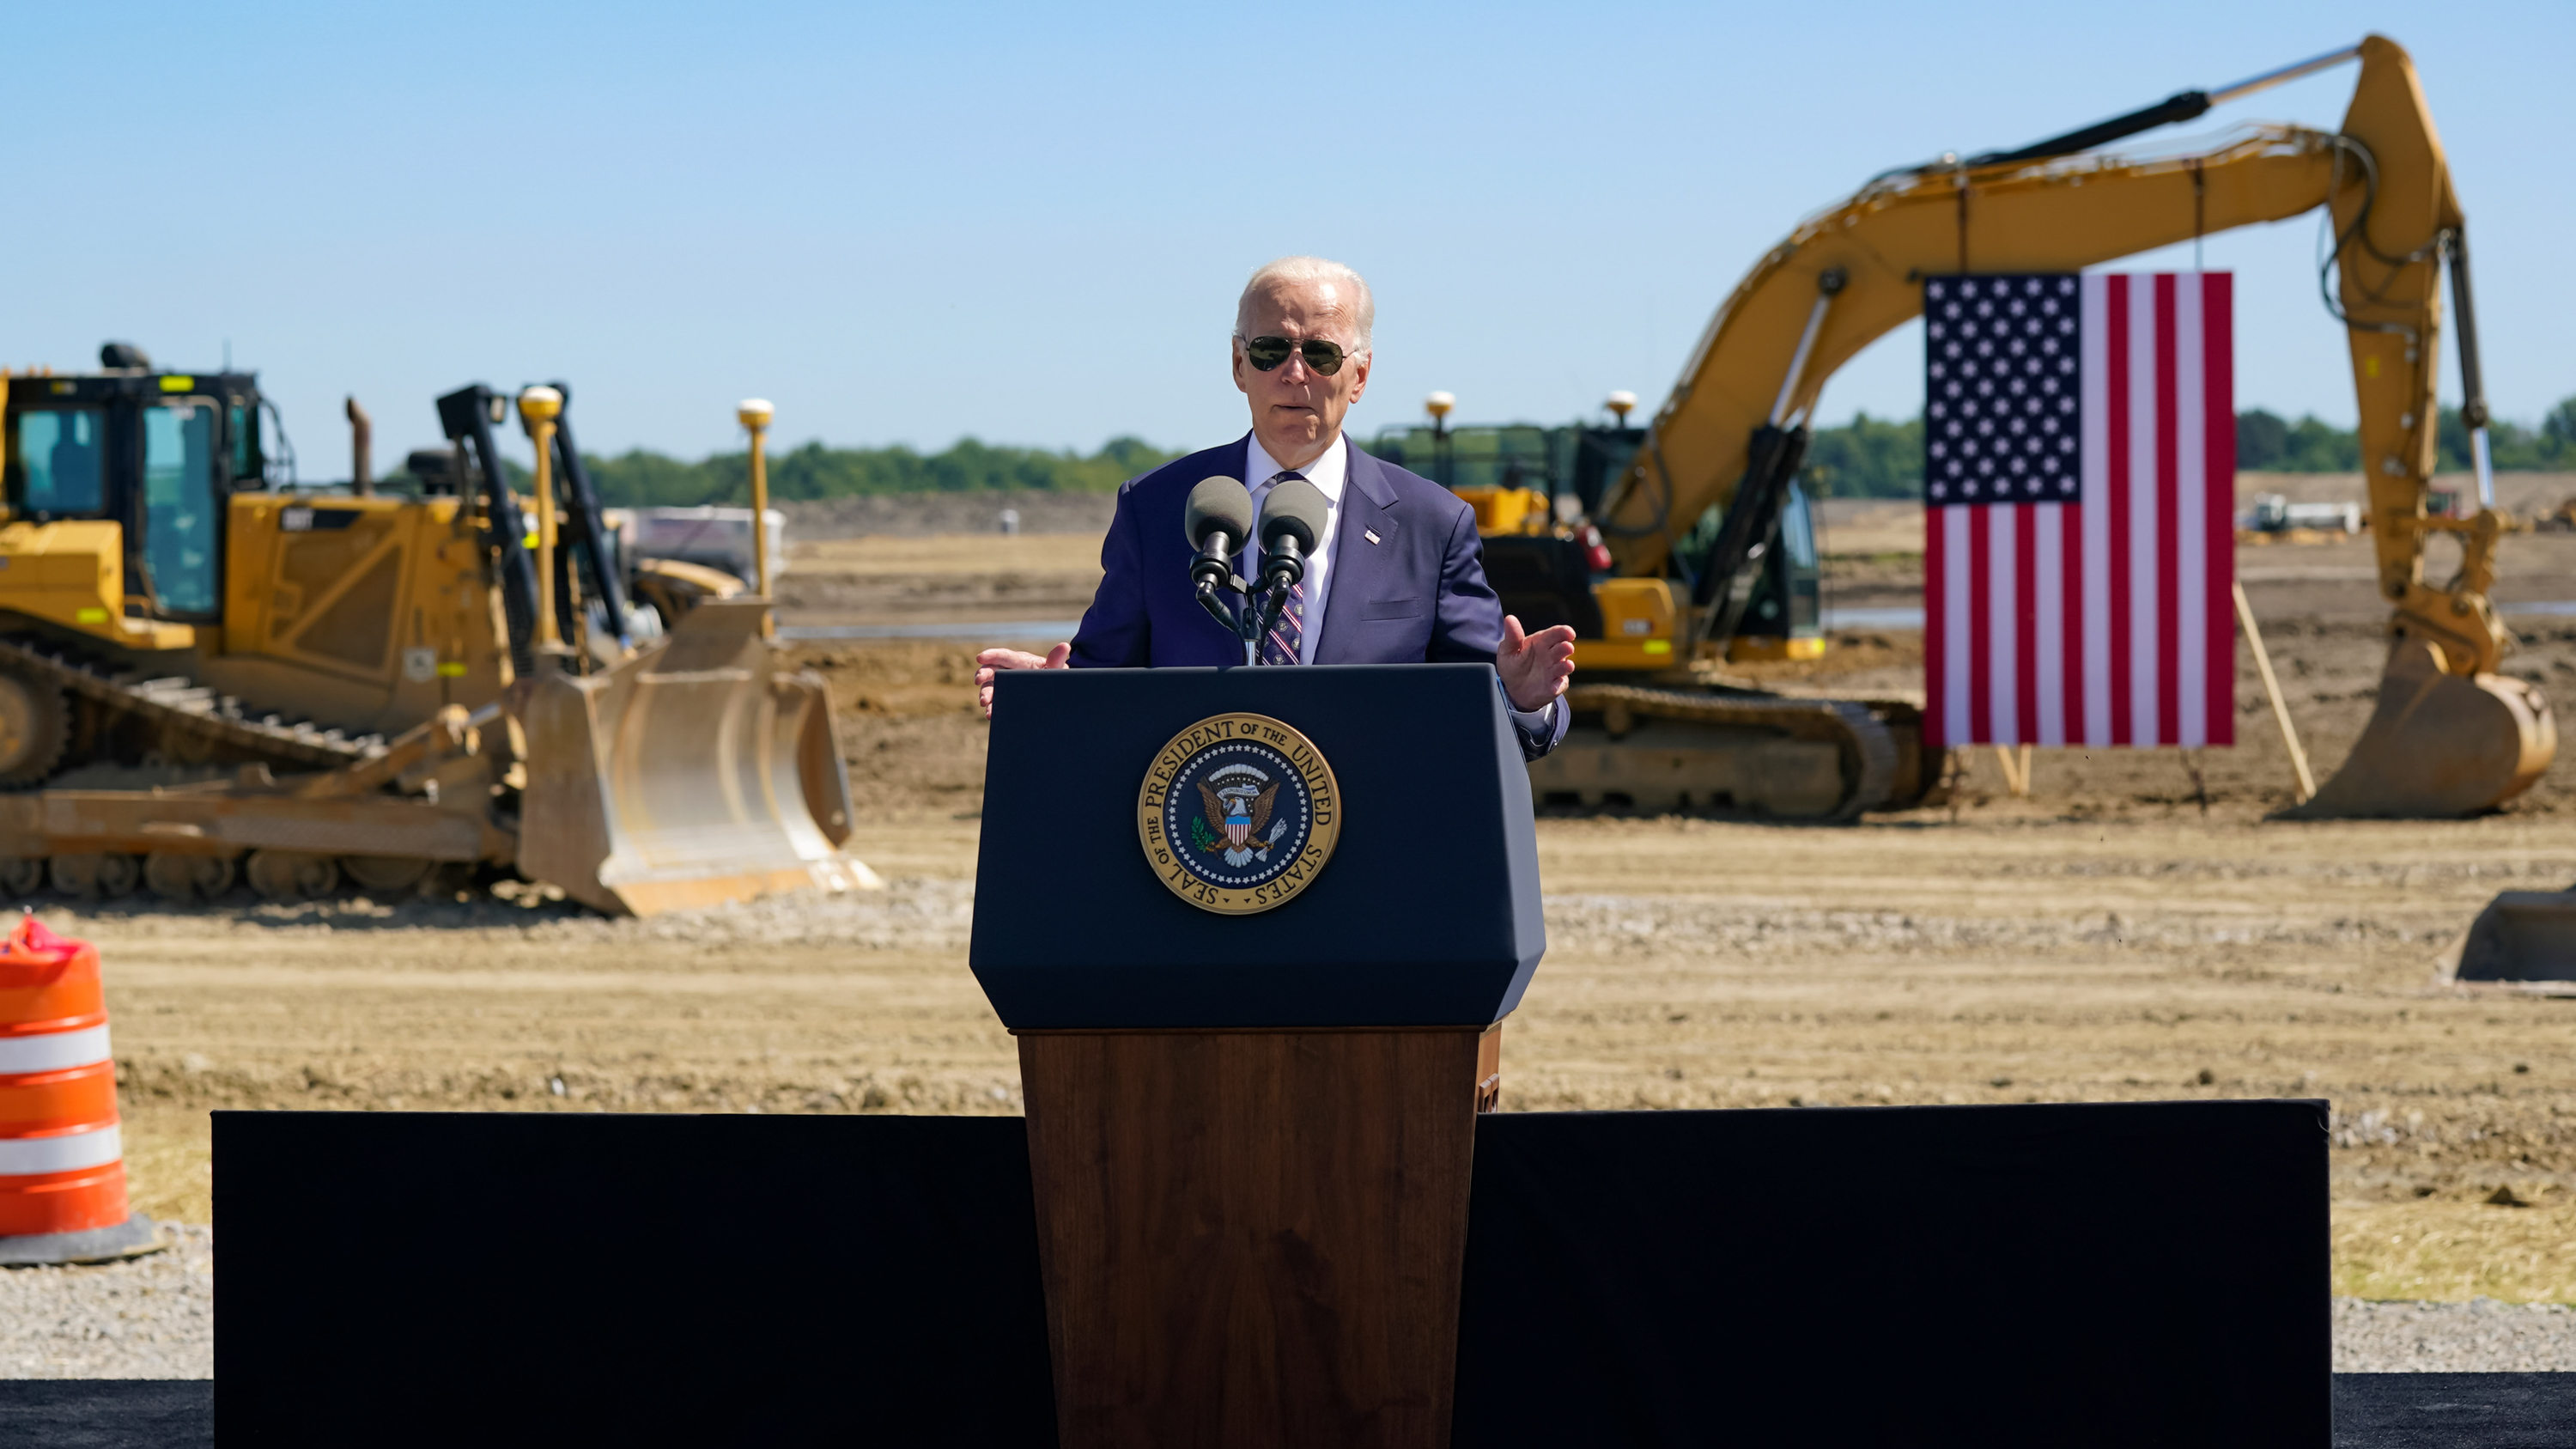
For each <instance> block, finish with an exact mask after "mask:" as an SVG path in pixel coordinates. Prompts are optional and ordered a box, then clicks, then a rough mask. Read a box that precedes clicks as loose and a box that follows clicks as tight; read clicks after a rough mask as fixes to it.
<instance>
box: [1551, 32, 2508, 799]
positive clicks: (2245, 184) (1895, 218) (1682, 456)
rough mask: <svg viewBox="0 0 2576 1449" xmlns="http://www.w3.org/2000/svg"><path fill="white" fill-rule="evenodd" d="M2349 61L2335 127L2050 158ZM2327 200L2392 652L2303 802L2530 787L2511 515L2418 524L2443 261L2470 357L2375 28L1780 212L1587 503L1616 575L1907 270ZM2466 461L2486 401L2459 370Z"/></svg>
mask: <svg viewBox="0 0 2576 1449" xmlns="http://www.w3.org/2000/svg"><path fill="white" fill-rule="evenodd" d="M2356 55H2357V56H2358V58H2359V59H2360V62H2361V72H2360V78H2359V81H2358V83H2357V84H2356V86H2355V89H2354V94H2353V100H2352V105H2351V108H2350V110H2349V111H2348V112H2347V114H2346V115H2345V118H2344V122H2343V126H2342V129H2341V130H2340V131H2337V132H2334V133H2327V132H2322V131H2315V130H2310V129H2305V128H2301V127H2293V126H2269V125H2267V126H2256V127H2251V128H2248V129H2247V130H2246V131H2245V132H2243V133H2242V134H2240V135H2239V137H2238V138H2237V139H2235V140H2233V141H2231V142H2230V143H2228V144H2226V145H2223V146H2220V147H2219V148H2217V149H2215V150H2212V151H2208V152H2205V153H2202V154H2198V155H2185V156H2175V157H2169V158H2163V159H2155V160H2144V161H2136V160H2127V159H2123V158H2119V157H2115V156H2102V155H2091V154H2080V155H2079V154H2068V153H2069V152H2071V151H2076V150H2079V149H2081V148H2085V147H2090V146H2094V145H2099V144H2102V143H2103V142H2105V141H2108V140H2113V139H2117V138H2119V137H2120V136H2123V135H2127V134H2132V133H2134V132H2135V131H2137V130H2139V129H2143V128H2145V127H2147V126H2152V125H2160V124H2166V123H2168V122H2170V121H2173V120H2180V119H2189V118H2190V117H2192V116H2196V115H2198V114H2199V113H2200V112H2201V111H2204V110H2206V109H2207V107H2208V104H2209V103H2211V102H2213V101H2215V100H2218V99H2225V98H2227V97H2229V96H2231V95H2236V94H2243V93H2245V92H2246V91H2248V90H2251V89H2259V88H2260V87H2261V86H2263V85H2268V84H2273V83H2277V82H2278V81H2279V80H2282V79H2286V78H2288V77H2289V76H2291V75H2293V74H2305V73H2307V72H2308V71H2311V70H2314V69H2318V68H2320V67H2322V66H2325V65H2329V64H2335V63H2339V62H2340V61H2342V60H2344V59H2347V58H2349V57H2352V56H2356ZM2318 207H2325V208H2327V209H2328V210H2329V212H2330V214H2331V216H2332V224H2333V226H2334V229H2335V230H2334V235H2335V238H2336V249H2335V253H2334V262H2335V267H2336V274H2337V275H2336V283H2335V289H2334V291H2333V292H2332V293H2330V294H2329V295H2328V299H2327V300H2328V302H2329V304H2330V305H2331V306H2332V307H2333V308H2334V310H2335V311H2336V312H2337V314H2338V315H2339V316H2340V317H2341V318H2342V319H2343V320H2344V321H2345V323H2346V325H2347V328H2348V332H2349V336H2350V341H2351V351H2352V361H2353V382H2354V389H2355V392H2356V393H2357V395H2358V400H2359V403H2360V419H2361V421H2360V437H2361V449H2362V456H2363V459H2364V467H2365V471H2366V472H2367V475H2368V479H2369V489H2370V513H2371V526H2372V529H2373V531H2374V540H2375V544H2376V547H2377V550H2378V566H2379V579H2380V587H2381V594H2382V597H2384V598H2386V599H2387V600H2388V601H2389V603H2390V605H2391V608H2392V619H2391V623H2390V632H2391V635H2392V653H2391V657H2390V664H2389V673H2388V680H2387V685H2388V687H2386V688H2383V690H2382V691H2381V695H2380V701H2379V708H2378V712H2377V713H2376V714H2375V715H2374V716H2373V718H2372V721H2371V724H2370V727H2369V728H2368V729H2367V730H2366V731H2365V732H2364V735H2363V738H2362V740H2361V742H2360V743H2359V744H2358V745H2356V746H2355V748H2354V751H2353V753H2352V755H2351V757H2350V758H2349V759H2348V760H2347V762H2346V764H2345V766H2344V768H2343V769H2342V770H2341V771H2340V772H2338V774H2337V775H2336V776H2335V777H2334V778H2333V779H2332V780H2330V781H2328V782H2327V784H2326V785H2325V786H2324V787H2323V788H2322V789H2321V790H2320V791H2319V792H2318V795H2317V797H2316V799H2315V800H2313V801H2311V802H2308V804H2307V806H2306V807H2304V813H2308V814H2332V815H2406V816H2413V815H2458V814H2466V813H2471V812H2474V811H2477V810H2482V809H2487V808H2491V807H2493V806H2494V805H2496V804H2497V803H2499V802H2501V801H2503V800H2505V799H2508V798H2510V797H2511V796H2512V795H2514V794H2516V793H2518V792H2519V791H2521V790H2522V789H2524V788H2527V787H2528V786H2529V785H2530V784H2531V782H2532V781H2534V780H2536V779H2537V778H2538V777H2539V775H2540V772H2541V771H2542V770H2544V769H2545V768H2546V767H2547V765H2548V762H2549V759H2550V756H2551V755H2552V753H2554V751H2555V748H2556V735H2555V727H2554V724H2553V723H2552V721H2551V718H2550V714H2549V709H2548V705H2547V702H2546V700H2544V699H2543V698H2542V697H2541V696H2540V694H2539V692H2538V691H2537V690H2535V689H2533V688H2532V687H2531V686H2529V685H2527V684H2524V683H2523V682H2521V681H2519V680H2515V679H2511V678H2508V677H2504V676H2501V675H2498V674H2497V673H2496V672H2495V671H2496V668H2497V666H2498V664H2499V662H2500V661H2501V659H2502V657H2503V655H2504V654H2505V653H2506V651H2507V650H2509V649H2510V648H2511V647H2512V639H2511V636H2510V635H2509V634H2508V633H2507V632H2506V630H2505V629H2504V627H2503V625H2502V624H2501V623H2500V622H2499V621H2498V620H2497V619H2496V617H2495V612H2494V609H2493V607H2492V605H2491V604H2490V603H2489V601H2488V598H2487V593H2486V591H2487V588H2488V586H2489V585H2490V583H2491V582H2492V581H2493V576H2494V566H2493V546H2494V542H2495V540H2496V538H2497V536H2498V535H2499V534H2501V533H2502V532H2503V531H2504V529H2505V527H2506V526H2507V521H2506V520H2505V519H2504V517H2503V516H2502V515H2501V514H2499V513H2497V512H2496V511H2495V509H2494V508H2493V506H2492V503H2491V501H2489V500H2488V499H2487V498H2485V497H2484V496H2482V498H2481V503H2482V504H2484V505H2485V506H2484V507H2482V509H2481V511H2480V512H2479V513H2478V515H2477V516H2476V517H2474V518H2471V519H2467V520H2452V519H2443V518H2432V517H2428V516H2427V514H2426V510H2425V504H2426V499H2427V495H2428V494H2429V492H2430V486H2429V485H2430V482H2431V478H2432V472H2433V465H2434V458H2435V442H2436V423H2437V417H2438V413H2437V409H2436V397H2435V385H2436V381H2437V375H2438V374H2437V363H2436V357H2437V349H2436V343H2437V342H2438V341H2439V336H2440V329H2441V299H2440V292H2439V285H2440V277H2441V270H2442V267H2443V264H2444V263H2445V262H2446V261H2448V262H2449V263H2450V265H2451V267H2452V272H2453V280H2454V284H2455V291H2456V293H2457V296H2458V299H2459V302H2460V310H2461V312H2462V314H2463V316H2462V322H2463V330H2462V338H2461V340H2462V344H2463V353H2464V357H2465V358H2466V360H2467V367H2466V368H2465V369H2464V372H2465V375H2466V376H2467V378H2469V379H2471V380H2474V379H2475V376H2476V368H2475V359H2474V334H2473V333H2472V332H2471V331H2470V330H2469V328H2468V324H2469V320H2470V319H2469V316H2468V308H2467V299H2468V292H2467V283H2466V277H2467V271H2466V267H2467V251H2466V242H2465V228H2464V222H2463V219H2462V216H2461V213H2460V208H2459V203H2458V200H2457V198H2456V196H2455V195H2454V194H2453V191H2452V187H2451V178H2450V172H2449V169H2448V167H2447V165H2446V164H2445V162H2444V160H2443V155H2442V147H2441V142H2440V140H2439V138H2438V137H2437V136H2436V135H2435V133H2434V130H2433V123H2432V118H2431V116H2430V114H2429V112H2428V111H2427V110H2426V108H2425V104H2424V98H2423V91H2422V87H2421V86H2420V84H2419V83H2418V81H2417V79H2416V75H2415V69H2414V65H2413V63H2412V62H2411V61H2410V60H2409V59H2408V58H2407V56H2406V53H2405V51H2404V50H2403V49H2401V48H2400V47H2399V46H2398V45H2397V44H2396V43H2395V42H2393V41H2390V40H2388V39H2386V38H2384V37H2381V36H2375V35H2374V36H2371V37H2369V38H2367V39H2365V40H2364V41H2363V42H2362V43H2361V44H2360V45H2359V46H2358V47H2356V48H2355V49H2354V50H2353V51H2349V52H2338V53H2336V54H2334V55H2329V56H2323V57H2319V58H2317V59H2316V60H2313V61H2307V62H2302V63H2301V64H2300V65H2298V66H2293V67H2289V68H2286V69H2285V70H2284V71H2281V72H2275V73H2273V74H2272V75H2269V76H2264V77H2257V78H2256V79H2255V80H2253V81H2250V82H2247V83H2245V84H2244V85H2240V86H2236V87H2230V88H2227V89H2226V90H2223V91H2220V92H2215V93H2210V94H2208V95H2203V94H2202V93H2199V92H2185V93H2183V94H2182V95H2180V96H2177V97H2174V98H2173V99H2172V100H2169V101H2167V102H2165V103H2163V104H2162V105H2160V106H2157V107H2151V108H2149V109H2148V110H2146V111H2141V112H2137V113H2134V114H2132V115H2130V116H2126V117H2121V118H2119V119H2117V120H2114V121H2110V122H2105V123H2103V124H2102V125H2100V126H2096V127H2088V128H2086V129H2084V130H2082V131H2077V132H2073V133H2070V134H2068V135H2066V136H2062V137H2059V138H2056V139H2055V140H2053V141H2049V142H2043V143H2040V144H2039V145H2037V146H2032V147H2025V148H2022V149H2021V150H2018V151H2014V152H2008V153H1999V154H1993V155H1989V156H1982V157H1972V158H1970V159H1968V160H1966V161H1964V162H1962V161H1949V160H1945V161H1942V162H1939V163H1934V164H1930V165H1926V166H1922V167H1912V168H1905V169H1902V170H1899V171H1897V172H1893V173H1890V174H1888V175H1886V176H1882V177H1880V178H1878V179H1876V180H1873V181H1872V182H1870V183H1869V184H1868V185H1867V186H1864V187H1863V188H1862V189H1861V190H1860V191H1859V193H1857V194H1856V195H1854V196H1853V197H1851V198H1850V199H1849V200H1847V201H1845V202H1843V203H1842V204H1840V205H1839V206H1836V207H1833V208H1831V209H1829V210H1827V211H1825V212H1823V213H1821V214H1819V215H1817V216H1815V217H1813V218H1811V219H1810V220H1808V221H1807V222H1806V223H1804V224H1803V225H1801V226H1800V227H1799V228H1798V229H1797V230H1796V231H1794V232H1792V233H1791V234H1790V236H1789V237H1788V239H1787V240H1785V241H1783V242H1782V243H1780V245H1778V246H1777V247H1775V248H1773V249H1772V251H1771V252H1770V254H1769V255H1767V256H1765V257H1764V258H1763V259H1762V260H1761V262H1759V263H1758V264H1757V265H1756V266H1755V267H1754V269H1753V271H1752V273H1751V275H1749V276H1747V277H1746V278H1745V279H1744V281H1743V282H1742V283H1741V284H1739V285H1738V286H1737V287H1736V289H1735V291H1734V293H1733V294H1732V295H1730V296H1729V297H1728V298H1727V299H1726V301H1725V303H1724V304H1723V305H1722V306H1720V307H1719V308H1718V311H1717V315H1716V316H1715V317H1714V318H1713V319H1712V320H1711V321H1710V323H1709V325H1708V329H1707V331H1706V332H1705V333H1704V334H1702V336H1701V338H1700V340H1699V343H1698V345H1697V346H1696V347H1695V348H1694V349H1693V350H1692V352H1691V355H1690V359H1689V362H1688V363H1687V365H1686V366H1685V367H1684V368H1683V371H1682V376H1681V380H1680V381H1679V382H1677V383H1676V384H1675V385H1674V388H1673V391H1672V394H1671V396H1670V397H1669V398H1667V399H1666V400H1665V402H1664V404H1663V406H1662V408H1661V409H1660V410H1659V411H1658V412H1657V413H1656V415H1655V418H1654V421H1653V424H1652V425H1651V427H1650V428H1649V429H1648V432H1647V437H1646V441H1645V444H1644V446H1643V447H1641V448H1640V449H1639V450H1638V453H1637V458H1636V462H1635V464H1634V465H1633V466H1632V467H1631V469H1630V470H1629V472H1628V473H1627V475H1626V476H1625V477H1624V478H1623V479H1622V480H1621V482H1620V484H1619V486H1618V488H1617V490H1616V491H1615V493H1614V494H1613V495H1612V497H1611V498H1610V499H1609V500H1608V502H1607V503H1606V505H1605V506H1604V507H1603V509H1602V510H1601V516H1600V519H1599V525H1600V528H1601V531H1602V533H1603V535H1604V537H1605V539H1606V541H1607V542H1608V544H1609V547H1610V549H1611V552H1612V554H1613V555H1614V556H1615V558H1616V559H1617V561H1618V563H1619V565H1620V572H1622V573H1625V574H1630V575H1649V576H1651V575H1658V574H1663V573H1667V572H1669V571H1671V569H1672V568H1673V567H1674V565H1673V561H1672V551H1673V547H1674V544H1675V543H1676V541H1677V540H1678V539H1679V538H1680V537H1681V536H1682V535H1683V534H1685V533H1687V532H1688V530H1689V529H1690V528H1691V526H1692V524H1693V523H1694V522H1695V521H1696V520H1697V519H1698V518H1699V517H1700V515H1701V514H1702V512H1704V511H1705V510H1706V509H1707V508H1708V507H1709V506H1710V505H1712V504H1729V503H1731V501H1732V499H1733V495H1734V494H1735V493H1736V491H1737V490H1738V487H1739V484H1740V482H1750V483H1753V484H1755V485H1756V486H1768V483H1769V479H1768V474H1769V473H1770V472H1772V471H1776V470H1772V469H1766V468H1765V467H1764V466H1763V459H1764V458H1766V457H1777V456H1779V455H1780V450H1779V447H1778V445H1777V443H1776V441H1775V435H1776V434H1778V433H1779V432H1780V430H1783V429H1788V430H1802V429H1803V424H1804V422H1805V420H1806V418H1807V417H1808V415H1809V414H1811V413H1812V412H1813V410H1814V408H1815V405H1816V399H1817V396H1818V395H1819V393H1820V392H1821V391H1822V389H1823V387H1824V384H1825V381H1826V380H1827V379H1828V378H1830V377H1831V376H1832V375H1833V373H1834V372H1835V371H1836V370H1837V369H1838V368H1840V367H1841V366H1842V365H1843V364H1844V363H1845V362H1847V361H1849V360H1850V359H1851V358H1852V357H1853V356H1854V355H1855V354H1857V353H1858V352H1859V351H1860V350H1861V349H1863V348H1864V347H1867V346H1868V345H1869V344H1870V343H1871V342H1873V341H1875V340H1877V339H1878V338H1879V337H1880V336H1882V335H1884V334H1885V333H1887V332H1888V331H1889V330H1891V329H1893V328H1895V327H1897V326H1899V325H1901V324H1902V323H1904V322H1905V321H1907V320H1909V319H1911V318H1913V317H1915V316H1916V315H1918V314H1919V313H1920V312H1921V311H1922V302H1923V293H1922V285H1921V284H1922V281H1923V279H1924V278H1925V277H1927V276H1933V275H1940V274H1948V273H1960V272H2001V273H2011V272H2048V271H2060V272H2071V271H2075V270H2078V269H2080V268H2083V267H2087V266H2093V265H2097V264H2099V263H2103V262H2108V261H2112V260H2115V259H2117V258H2120V257H2124V256H2130V255H2133V254H2135V253H2138V252H2142V251H2147V250H2151V249H2153V248H2156V247H2159V246H2165V245H2169V244H2172V243H2175V242H2181V241H2187V240H2190V239H2192V238H2194V237H2198V236H2206V235H2209V234H2211V233H2214V232H2220V231H2225V230H2228V229H2230V228H2233V227H2239V226H2248V225H2252V224H2254V223H2257V222H2266V221H2279V220H2283V219H2285V218H2288V217H2293V216H2297V215H2299V214H2300V213H2302V212H2306V211H2310V210H2314V209H2316V208H2318ZM2471 396H2472V405H2473V408H2474V413H2473V415H2472V416H2471V417H2470V418H2469V419H2468V420H2469V422H2470V423H2471V425H2472V426H2473V427H2475V428H2477V429H2478V430H2479V433H2478V438H2479V444H2480V452H2481V457H2483V429H2484V424H2485V421H2486V420H2485V417H2484V404H2483V401H2482V399H2481V398H2480V397H2479V396H2478V395H2477V389H2476V387H2475V385H2474V381H2472V387H2471ZM2435 532H2449V533H2453V534H2455V535H2457V536H2458V538H2459V540H2460V544H2461V549H2462V554H2463V564H2462V567H2461V570H2460V572H2459V574H2458V576H2457V577H2455V578H2453V579H2451V580H2449V581H2447V582H2445V583H2443V584H2440V585H2432V584H2428V583H2426V582H2425V580H2424V576H2423V558H2424V541H2425V539H2426V537H2427V536H2428V535H2429V534H2431V533H2435Z"/></svg>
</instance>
